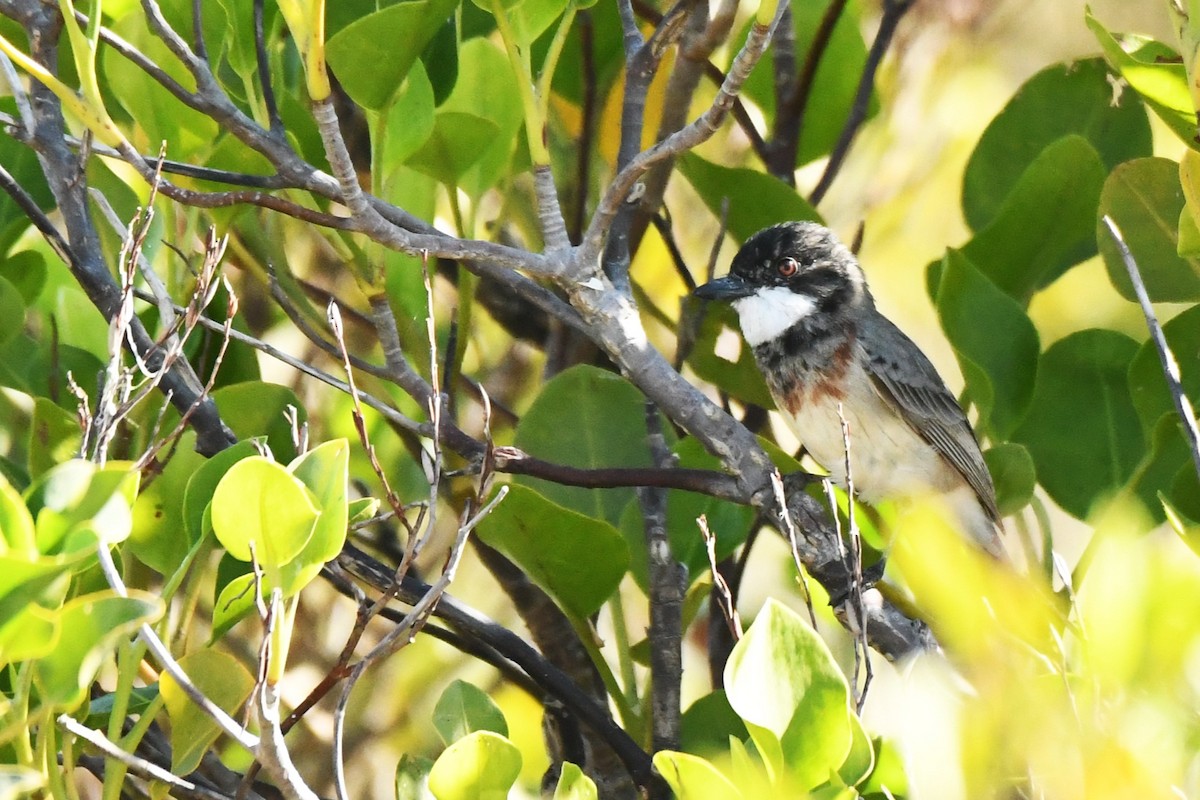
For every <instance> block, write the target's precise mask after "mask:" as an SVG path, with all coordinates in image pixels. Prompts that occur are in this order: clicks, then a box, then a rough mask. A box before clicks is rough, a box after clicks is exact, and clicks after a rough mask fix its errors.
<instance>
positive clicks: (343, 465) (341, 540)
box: [288, 439, 350, 565]
mask: <svg viewBox="0 0 1200 800" xmlns="http://www.w3.org/2000/svg"><path fill="white" fill-rule="evenodd" d="M288 471H289V472H291V473H292V474H293V475H294V476H296V477H297V478H298V479H299V480H300V481H301V482H302V483H303V484H304V485H305V486H307V487H308V490H309V492H310V493H311V496H312V499H313V501H314V502H315V503H316V506H317V508H318V509H319V510H320V517H319V518H318V519H317V524H316V527H315V528H313V534H312V538H310V539H309V541H308V544H307V545H306V546H305V548H304V550H303V552H301V554H300V560H302V561H304V562H305V563H307V564H317V565H319V564H324V563H325V562H327V561H332V560H333V559H335V558H337V555H338V553H340V552H342V545H343V544H345V542H346V525H347V524H348V522H349V506H348V500H347V496H348V491H349V487H348V483H349V480H350V445H349V443H348V442H347V441H346V440H345V439H334V440H332V441H329V442H323V443H321V444H319V445H317V446H316V447H314V448H313V449H311V450H309V451H308V452H307V453H305V454H304V455H302V456H300V457H298V458H297V459H296V460H295V461H293V462H292V463H291V464H289V465H288Z"/></svg>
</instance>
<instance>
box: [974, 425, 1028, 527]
mask: <svg viewBox="0 0 1200 800" xmlns="http://www.w3.org/2000/svg"><path fill="white" fill-rule="evenodd" d="M983 460H984V461H985V462H986V463H987V468H988V472H990V473H991V475H992V481H993V483H995V485H996V507H997V508H999V509H1000V514H1001V516H1008V515H1009V514H1015V513H1017V512H1018V511H1020V510H1021V509H1023V508H1025V506H1027V505H1029V501H1030V500H1032V499H1033V491H1034V489H1036V488H1037V468H1036V467H1034V464H1033V457H1032V456H1030V455H1029V451H1028V450H1027V449H1025V447H1024V446H1022V445H1019V444H1017V443H1015V442H1002V443H1000V444H998V445H996V446H995V447H991V448H988V449H987V450H986V451H985V452H984V454H983Z"/></svg>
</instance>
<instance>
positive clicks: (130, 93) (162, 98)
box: [100, 14, 221, 342]
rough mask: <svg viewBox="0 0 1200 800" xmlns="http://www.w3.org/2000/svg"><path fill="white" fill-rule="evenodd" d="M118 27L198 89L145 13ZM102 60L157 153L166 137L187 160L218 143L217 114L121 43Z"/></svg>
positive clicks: (110, 84)
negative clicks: (192, 101) (179, 93)
mask: <svg viewBox="0 0 1200 800" xmlns="http://www.w3.org/2000/svg"><path fill="white" fill-rule="evenodd" d="M112 28H113V30H114V32H116V33H117V34H118V35H120V36H122V37H123V38H124V39H125V40H126V41H127V42H129V43H130V44H132V45H133V46H134V47H136V48H137V49H138V50H139V51H141V52H142V53H144V54H145V55H146V57H147V58H149V59H150V60H151V61H152V62H153V63H155V64H157V65H158V66H159V67H160V68H161V69H162V70H163V71H164V72H166V73H167V74H168V75H169V76H170V77H172V78H174V79H175V80H176V81H178V82H179V83H180V84H182V85H183V86H184V88H185V89H187V90H189V91H192V90H194V89H195V85H196V82H195V81H194V80H193V79H192V76H191V73H189V72H188V70H187V68H186V67H184V65H183V64H182V63H181V62H180V61H179V59H177V58H175V56H174V55H172V54H171V51H170V50H169V49H168V48H167V46H166V45H165V44H163V42H162V40H161V39H159V38H158V37H157V36H154V35H153V34H152V33H151V32H150V30H149V29H148V28H147V26H146V22H145V18H144V17H142V15H140V14H127V15H125V16H124V17H123V18H121V19H119V20H117V21H116V22H115V23H114V24H113V25H112ZM189 30H190V26H189ZM214 41H219V40H214ZM100 64H102V65H103V77H102V80H103V81H104V86H105V88H106V89H108V90H109V91H111V92H112V93H113V95H114V96H115V97H116V100H117V102H118V103H120V105H121V107H122V108H124V109H125V111H126V112H127V113H128V114H129V117H130V118H131V119H132V120H133V121H134V122H135V123H136V124H137V127H138V128H140V129H141V131H142V132H143V133H142V136H143V137H144V140H143V141H144V142H145V144H146V149H148V150H149V151H151V152H154V153H157V152H158V148H159V145H161V144H162V143H163V142H166V144H167V152H168V153H169V154H170V157H171V158H177V159H185V160H187V159H189V158H192V157H194V156H196V155H197V154H198V153H201V152H204V151H206V150H207V149H208V148H210V147H211V146H212V143H213V142H214V141H215V140H216V138H217V135H218V134H219V133H220V132H221V131H220V127H219V126H218V124H217V122H216V120H214V119H213V118H212V117H210V116H208V115H207V114H203V113H201V112H199V111H196V110H195V109H192V108H190V107H189V106H186V105H184V104H183V103H181V102H179V100H178V99H176V97H175V96H174V95H172V94H171V93H170V92H169V91H167V90H166V89H165V88H164V87H163V85H162V84H161V83H159V82H158V81H157V80H155V79H154V78H153V77H151V76H150V74H149V73H147V72H146V71H145V70H144V69H142V68H141V67H139V66H137V65H136V64H134V63H133V62H132V61H130V60H129V59H127V58H125V56H123V55H121V54H120V53H118V52H117V51H116V49H115V48H112V47H104V48H101V50H100ZM135 141H136V140H135ZM100 341H101V342H103V341H105V340H104V339H101V340H100Z"/></svg>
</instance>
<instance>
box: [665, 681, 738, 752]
mask: <svg viewBox="0 0 1200 800" xmlns="http://www.w3.org/2000/svg"><path fill="white" fill-rule="evenodd" d="M747 736H749V733H748V732H747V731H746V724H745V723H744V722H742V718H741V717H739V716H738V715H737V712H736V711H734V710H733V706H731V705H729V698H728V697H727V696H726V694H725V691H724V690H723V689H717V690H715V691H712V692H710V693H709V694H706V695H704V696H703V697H701V698H700V699H698V700H696V702H694V703H692V704H691V705H690V706H688V708H687V710H686V711H684V712H683V717H682V719H680V722H679V746H680V748H681V749H682V750H683V751H684V752H687V753H695V754H698V755H707V754H709V753H723V752H724V751H725V750H726V748H728V747H729V739H730V737H733V738H735V739H745V738H746V737H747Z"/></svg>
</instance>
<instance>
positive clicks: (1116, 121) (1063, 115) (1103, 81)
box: [963, 58, 1151, 230]
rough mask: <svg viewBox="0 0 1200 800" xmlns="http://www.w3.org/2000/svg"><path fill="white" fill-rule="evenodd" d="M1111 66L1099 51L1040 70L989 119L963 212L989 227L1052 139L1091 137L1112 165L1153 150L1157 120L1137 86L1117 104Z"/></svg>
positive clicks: (970, 168)
mask: <svg viewBox="0 0 1200 800" xmlns="http://www.w3.org/2000/svg"><path fill="white" fill-rule="evenodd" d="M1108 75H1109V72H1108V68H1107V67H1106V65H1105V64H1104V61H1103V60H1102V59H1099V58H1090V59H1084V60H1082V61H1076V62H1074V63H1071V64H1057V65H1055V66H1052V67H1047V68H1046V69H1044V70H1042V71H1041V72H1039V73H1038V74H1037V75H1034V76H1033V77H1032V78H1030V79H1029V80H1028V81H1026V82H1025V84H1024V85H1023V86H1022V87H1021V88H1020V89H1019V90H1018V91H1017V93H1016V94H1015V95H1014V96H1013V98H1012V99H1011V100H1009V101H1008V105H1006V106H1005V107H1004V110H1003V111H1001V112H1000V113H999V114H998V115H997V116H996V117H995V118H994V119H993V120H992V121H991V123H990V124H989V125H988V127H987V130H985V131H984V132H983V136H982V137H980V139H979V144H978V145H976V147H975V151H974V152H973V153H972V154H971V159H970V161H969V162H968V164H967V169H966V173H965V174H964V176H963V213H964V214H965V215H966V218H967V222H968V224H970V226H971V227H972V228H973V229H974V230H981V229H983V228H984V226H986V225H987V224H988V223H989V222H991V221H992V220H993V219H994V218H995V217H996V215H997V214H998V213H999V211H1000V209H1001V207H1002V206H1003V204H1004V199H1005V198H1006V197H1007V196H1008V194H1009V192H1011V191H1012V190H1013V187H1015V186H1016V184H1017V182H1018V181H1019V180H1020V178H1021V175H1022V173H1024V172H1025V170H1026V169H1027V168H1028V167H1029V165H1030V164H1031V163H1033V161H1034V159H1036V158H1037V156H1038V154H1039V153H1041V152H1042V151H1043V150H1044V149H1045V148H1046V146H1047V145H1049V144H1050V143H1051V142H1054V141H1056V140H1058V139H1061V138H1062V137H1064V136H1067V135H1070V134H1073V133H1075V134H1079V135H1080V136H1083V137H1084V138H1085V139H1087V140H1088V142H1090V143H1091V145H1092V147H1093V148H1095V150H1096V152H1097V153H1099V154H1100V160H1101V161H1102V162H1103V163H1104V165H1105V167H1107V168H1108V169H1110V170H1111V169H1112V168H1113V167H1114V166H1116V165H1117V164H1119V163H1121V162H1122V161H1127V160H1129V159H1131V158H1137V157H1139V156H1146V155H1149V154H1150V152H1151V140H1150V122H1149V120H1148V119H1147V117H1146V110H1145V108H1143V106H1142V104H1141V101H1140V100H1139V99H1138V97H1137V95H1136V94H1135V93H1133V92H1124V93H1122V94H1121V96H1120V97H1119V98H1117V100H1118V102H1117V103H1116V104H1114V103H1113V89H1112V85H1111V84H1110V83H1109V81H1108Z"/></svg>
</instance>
